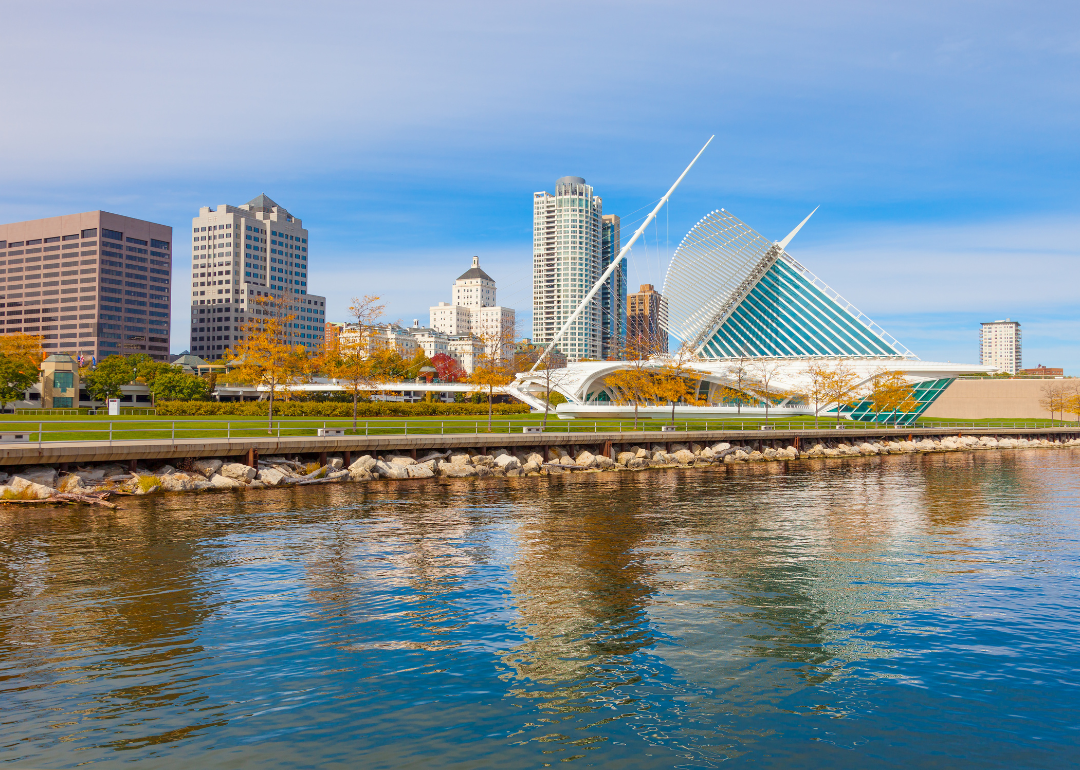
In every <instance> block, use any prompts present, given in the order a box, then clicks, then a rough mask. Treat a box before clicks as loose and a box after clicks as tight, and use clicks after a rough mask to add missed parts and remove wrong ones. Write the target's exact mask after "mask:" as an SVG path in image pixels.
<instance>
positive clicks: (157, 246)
mask: <svg viewBox="0 0 1080 770" xmlns="http://www.w3.org/2000/svg"><path fill="white" fill-rule="evenodd" d="M150 245H151V246H153V247H154V248H155V249H168V248H169V242H168V241H159V240H157V239H156V238H151V239H150Z"/></svg>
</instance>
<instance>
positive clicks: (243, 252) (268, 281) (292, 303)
mask: <svg viewBox="0 0 1080 770" xmlns="http://www.w3.org/2000/svg"><path fill="white" fill-rule="evenodd" d="M191 224H192V236H191V238H192V242H191V248H192V255H191V352H192V353H194V354H196V355H198V356H200V357H202V358H205V359H207V360H214V359H219V358H222V357H223V356H224V353H225V351H226V350H227V349H229V348H231V347H233V346H234V345H233V343H235V342H236V341H238V340H240V339H242V337H241V335H240V331H241V326H243V324H244V323H245V322H246V321H248V320H250V319H251V318H252V316H256V315H260V314H261V313H262V310H261V309H260V308H259V306H258V305H259V300H262V299H264V298H268V297H274V298H284V299H285V300H286V301H287V307H288V313H289V315H293V316H295V317H294V318H293V320H292V321H291V322H290V323H289V329H288V332H287V333H288V335H289V339H290V341H291V342H293V343H295V344H298V345H304V346H305V347H307V348H312V349H314V348H321V347H323V346H324V340H325V329H326V298H325V297H320V296H316V295H312V294H309V293H308V280H307V278H308V264H309V262H308V231H307V230H306V229H304V226H303V223H302V222H301V221H300V220H299V219H297V218H296V217H294V216H293V215H292V214H290V213H289V212H288V211H286V210H285V209H284V208H282V207H281V206H279V205H278V204H276V203H274V201H272V200H270V199H269V198H267V197H266V196H265V195H260V196H258V197H257V198H254V199H253V200H250V201H248V202H247V203H245V204H244V205H242V206H229V205H227V204H224V203H223V204H221V205H219V206H218V207H217V209H216V210H214V209H211V208H210V207H209V206H204V207H203V208H201V209H199V216H197V217H195V218H193V219H192V220H191Z"/></svg>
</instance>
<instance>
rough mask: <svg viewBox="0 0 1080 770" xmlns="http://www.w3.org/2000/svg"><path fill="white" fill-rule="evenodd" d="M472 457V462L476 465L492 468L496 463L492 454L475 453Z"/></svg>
mask: <svg viewBox="0 0 1080 770" xmlns="http://www.w3.org/2000/svg"><path fill="white" fill-rule="evenodd" d="M471 459H472V464H473V465H476V466H483V467H486V468H490V467H492V466H493V465H495V458H494V457H492V456H491V455H473V456H472V458H471Z"/></svg>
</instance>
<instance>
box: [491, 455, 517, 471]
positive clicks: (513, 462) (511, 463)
mask: <svg viewBox="0 0 1080 770" xmlns="http://www.w3.org/2000/svg"><path fill="white" fill-rule="evenodd" d="M495 464H496V465H497V466H499V467H500V468H502V469H503V470H504V471H516V470H521V462H520V461H519V460H518V459H517V458H516V457H514V456H513V455H512V454H501V455H498V456H497V457H496V458H495Z"/></svg>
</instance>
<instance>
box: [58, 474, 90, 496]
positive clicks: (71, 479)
mask: <svg viewBox="0 0 1080 770" xmlns="http://www.w3.org/2000/svg"><path fill="white" fill-rule="evenodd" d="M56 488H57V489H58V490H59V491H61V492H73V493H75V494H78V493H79V492H84V491H86V485H85V484H83V480H82V478H81V477H80V476H77V475H75V474H74V473H69V474H68V475H66V476H62V477H61V478H60V480H59V482H57V484H56Z"/></svg>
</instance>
